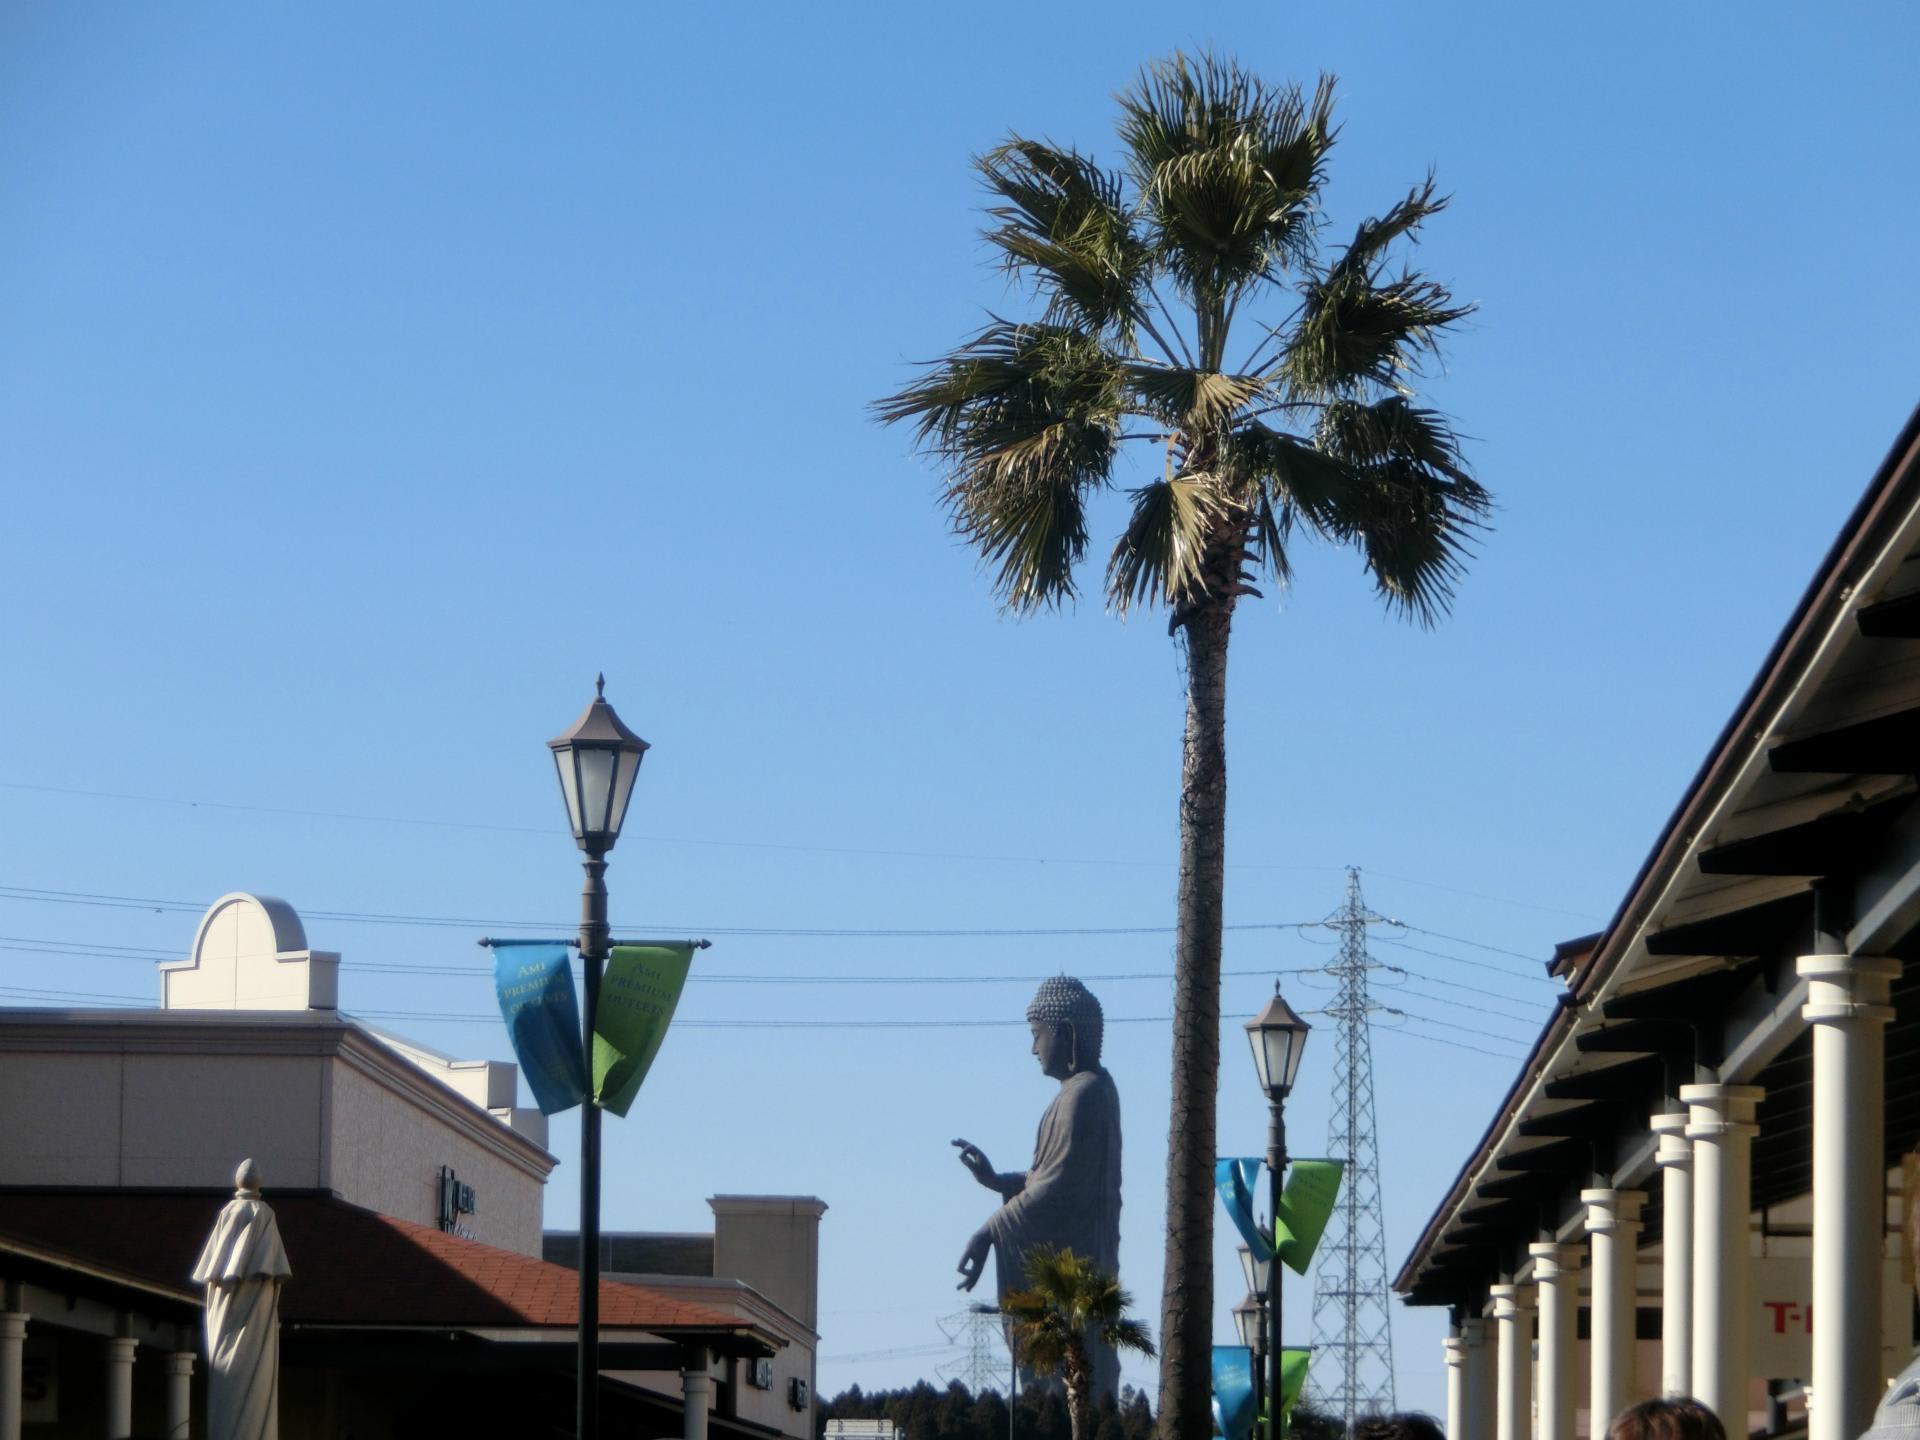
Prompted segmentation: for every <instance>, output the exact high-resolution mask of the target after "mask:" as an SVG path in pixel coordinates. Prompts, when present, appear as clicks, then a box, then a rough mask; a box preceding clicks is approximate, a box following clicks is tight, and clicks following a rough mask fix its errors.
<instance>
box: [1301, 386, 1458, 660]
mask: <svg viewBox="0 0 1920 1440" xmlns="http://www.w3.org/2000/svg"><path fill="white" fill-rule="evenodd" d="M1317 439H1318V442H1319V447H1320V448H1321V449H1322V450H1323V451H1324V452H1326V453H1327V454H1328V455H1329V456H1330V457H1332V458H1333V459H1334V460H1336V461H1338V462H1340V463H1342V464H1344V465H1346V466H1348V467H1350V469H1351V471H1352V472H1353V475H1354V477H1355V481H1356V483H1354V484H1353V485H1351V486H1350V487H1348V488H1347V489H1346V490H1345V491H1344V492H1343V493H1342V494H1341V496H1340V497H1339V500H1338V504H1337V505H1336V506H1335V507H1333V510H1332V512H1331V514H1330V516H1329V517H1328V523H1327V524H1325V525H1323V526H1322V528H1323V529H1325V530H1327V531H1328V533H1330V534H1333V535H1335V536H1336V537H1337V538H1340V539H1343V540H1346V541H1349V542H1351V543H1355V544H1358V545H1359V546H1360V548H1361V551H1362V553H1363V554H1364V555H1365V556H1366V562H1367V569H1368V570H1369V571H1371V572H1372V574H1373V578H1374V584H1375V586H1376V588H1377V589H1378V590H1379V592H1380V595H1381V597H1382V598H1383V599H1384V600H1386V601H1387V602H1388V604H1389V605H1390V606H1391V607H1392V608H1394V609H1395V610H1398V611H1400V612H1401V613H1402V614H1404V615H1406V616H1408V617H1409V618H1411V619H1414V620H1417V621H1418V622H1419V623H1421V624H1423V625H1431V624H1433V623H1434V622H1435V621H1437V620H1438V619H1439V618H1440V617H1441V616H1442V615H1444V614H1445V613H1446V612H1447V611H1448V610H1449V609H1450V608H1451V607H1452V603H1453V593H1454V582H1455V581H1456V580H1457V579H1458V578H1459V577H1460V575H1461V574H1462V573H1464V571H1465V568H1466V561H1467V559H1468V557H1469V556H1470V555H1471V553H1472V543H1473V537H1474V534H1475V532H1477V531H1479V530H1482V529H1484V528H1485V526H1486V519H1487V516H1488V515H1489V514H1490V513H1491V512H1492V508H1493V502H1492V497H1491V496H1489V495H1488V493H1487V491H1486V490H1485V488H1483V487H1482V486H1481V484H1480V482H1479V481H1477V480H1475V479H1474V478H1473V476H1472V475H1471V474H1470V473H1469V472H1468V470H1467V468H1466V465H1465V462H1464V460H1463V459H1462V457H1461V454H1460V441H1459V437H1458V436H1457V435H1455V434H1454V431H1453V427H1452V426H1451V425H1450V424H1448V422H1447V420H1446V418H1445V417H1444V416H1442V415H1440V414H1438V413H1437V412H1435V411H1432V410H1425V409H1421V408H1419V407H1417V406H1415V405H1413V404H1412V403H1410V402H1409V401H1407V400H1406V399H1405V398H1404V397H1402V396H1398V395H1391V396H1388V397H1387V398H1386V399H1384V400H1380V401H1377V402H1375V403H1374V404H1372V405H1363V404H1359V403H1357V402H1353V401H1342V402H1337V403H1336V404H1333V405H1330V406H1328V407H1327V410H1326V412H1325V414H1324V415H1323V416H1322V418H1321V424H1320V427H1319V432H1318V436H1317Z"/></svg>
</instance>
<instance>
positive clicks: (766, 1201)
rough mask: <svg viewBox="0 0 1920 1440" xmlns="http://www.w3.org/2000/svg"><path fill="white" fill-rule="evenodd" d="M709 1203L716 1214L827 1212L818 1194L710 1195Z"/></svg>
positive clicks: (800, 1213)
mask: <svg viewBox="0 0 1920 1440" xmlns="http://www.w3.org/2000/svg"><path fill="white" fill-rule="evenodd" d="M707 1205H708V1207H709V1208H711V1209H712V1211H713V1213H714V1214H716V1215H773V1216H793V1215H811V1216H813V1217H814V1218H815V1219H818V1218H819V1217H820V1216H822V1215H824V1214H826V1213H827V1202H826V1201H824V1200H822V1199H820V1198H819V1197H818V1196H816V1195H709V1196H708V1197H707Z"/></svg>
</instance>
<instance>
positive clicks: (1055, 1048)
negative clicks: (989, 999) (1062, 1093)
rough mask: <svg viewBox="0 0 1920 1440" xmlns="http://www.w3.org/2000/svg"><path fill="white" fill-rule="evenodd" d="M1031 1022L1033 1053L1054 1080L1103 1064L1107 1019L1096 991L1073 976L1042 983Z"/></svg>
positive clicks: (1029, 1010) (1029, 1017) (1032, 1006)
mask: <svg viewBox="0 0 1920 1440" xmlns="http://www.w3.org/2000/svg"><path fill="white" fill-rule="evenodd" d="M1027 1023H1028V1024H1029V1025H1031V1026H1032V1027H1033V1053H1034V1055H1035V1056H1037V1057H1038V1058H1039V1061H1040V1069H1041V1070H1042V1071H1043V1072H1044V1073H1046V1074H1048V1075H1051V1076H1052V1077H1053V1078H1054V1079H1056V1080H1065V1079H1066V1078H1067V1077H1068V1076H1070V1075H1077V1074H1079V1073H1080V1072H1081V1071H1082V1070H1092V1069H1095V1068H1097V1067H1098V1066H1099V1064H1100V1038H1101V1034H1102V1032H1103V1031H1104V1029H1105V1026H1106V1020H1105V1017H1104V1016H1102V1014H1101V1013H1100V1002H1099V1001H1098V1000H1096V999H1094V998H1093V992H1092V991H1091V990H1089V989H1087V987H1086V986H1084V985H1082V984H1081V983H1080V982H1079V981H1078V980H1075V979H1074V978H1073V977H1072V976H1069V975H1055V976H1054V977H1052V978H1051V979H1049V980H1044V981H1042V982H1041V984H1040V989H1039V990H1038V992H1036V993H1035V995H1034V997H1033V1003H1032V1004H1030V1005H1028V1006H1027Z"/></svg>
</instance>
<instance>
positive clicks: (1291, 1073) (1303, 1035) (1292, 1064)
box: [1284, 1028, 1307, 1090]
mask: <svg viewBox="0 0 1920 1440" xmlns="http://www.w3.org/2000/svg"><path fill="white" fill-rule="evenodd" d="M1285 1033H1286V1037H1287V1051H1286V1056H1287V1058H1286V1067H1285V1072H1284V1073H1285V1075H1286V1080H1285V1084H1286V1087H1287V1089H1289V1090H1291V1089H1293V1082H1294V1079H1295V1077H1297V1076H1298V1075H1299V1074H1300V1059H1301V1057H1302V1056H1303V1055H1305V1054H1306V1053H1307V1032H1306V1030H1305V1029H1304V1028H1302V1029H1299V1030H1288V1031H1286V1032H1285Z"/></svg>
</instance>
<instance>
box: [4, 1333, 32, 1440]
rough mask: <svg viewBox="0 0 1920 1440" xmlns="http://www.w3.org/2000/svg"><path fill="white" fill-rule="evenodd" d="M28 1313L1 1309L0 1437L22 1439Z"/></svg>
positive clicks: (9, 1439) (5, 1439)
mask: <svg viewBox="0 0 1920 1440" xmlns="http://www.w3.org/2000/svg"><path fill="white" fill-rule="evenodd" d="M26 1350H27V1316H26V1315H25V1314H24V1313H23V1312H21V1311H18V1310H0V1440H20V1414H21V1411H22V1409H23V1408H24V1404H25V1402H24V1400H23V1399H22V1396H21V1389H22V1387H23V1385H24V1384H25V1383H26Z"/></svg>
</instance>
